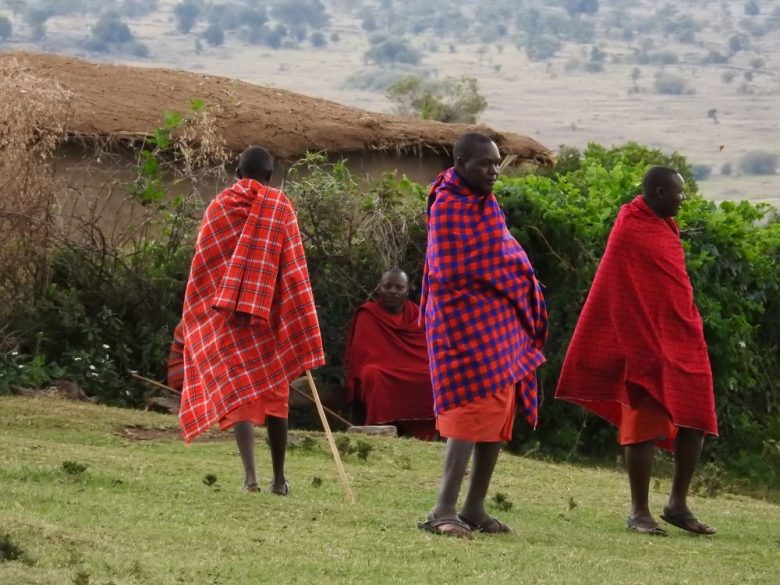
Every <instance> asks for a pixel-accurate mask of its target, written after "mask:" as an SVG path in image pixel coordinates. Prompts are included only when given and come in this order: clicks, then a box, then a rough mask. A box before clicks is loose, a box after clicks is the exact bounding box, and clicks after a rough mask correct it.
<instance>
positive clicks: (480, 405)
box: [436, 385, 517, 443]
mask: <svg viewBox="0 0 780 585" xmlns="http://www.w3.org/2000/svg"><path fill="white" fill-rule="evenodd" d="M516 404H517V392H516V390H515V387H514V385H512V386H508V387H507V388H504V390H502V391H499V392H495V393H494V394H490V395H488V396H486V397H485V398H477V399H476V400H474V401H472V402H469V403H467V404H464V405H463V406H457V407H455V408H451V409H449V410H446V411H444V412H443V413H441V414H440V415H439V416H438V417H436V430H437V431H439V434H440V435H441V436H442V437H446V438H448V439H462V440H464V441H471V442H474V443H498V442H502V441H509V440H511V439H512V428H513V426H514V424H515V407H516Z"/></svg>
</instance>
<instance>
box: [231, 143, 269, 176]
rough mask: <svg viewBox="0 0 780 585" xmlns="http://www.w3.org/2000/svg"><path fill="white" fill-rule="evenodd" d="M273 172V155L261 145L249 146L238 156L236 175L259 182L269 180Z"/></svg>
mask: <svg viewBox="0 0 780 585" xmlns="http://www.w3.org/2000/svg"><path fill="white" fill-rule="evenodd" d="M273 172H274V157H273V156H271V153H270V152H268V151H267V150H266V149H265V148H263V147H262V146H250V147H249V148H247V149H246V150H244V152H242V153H241V156H239V157H238V177H239V178H240V179H254V180H255V181H260V182H261V183H267V182H268V181H270V180H271V174H272V173H273Z"/></svg>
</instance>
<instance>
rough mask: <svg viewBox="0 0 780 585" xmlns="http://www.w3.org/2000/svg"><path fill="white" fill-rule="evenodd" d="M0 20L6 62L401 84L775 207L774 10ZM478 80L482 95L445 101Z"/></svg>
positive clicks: (335, 7) (388, 8) (454, 0)
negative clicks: (688, 170)
mask: <svg viewBox="0 0 780 585" xmlns="http://www.w3.org/2000/svg"><path fill="white" fill-rule="evenodd" d="M3 14H4V18H5V20H3V17H0V46H2V47H4V48H7V49H11V50H14V49H23V50H31V49H37V50H47V51H55V52H62V53H71V54H77V55H80V56H86V57H88V58H91V59H103V60H110V61H118V62H132V63H140V64H145V65H149V66H154V65H164V66H167V67H174V68H184V69H189V70H193V71H202V72H213V73H219V74H222V75H227V76H230V77H237V78H240V79H243V80H247V81H251V82H255V83H260V84H264V85H275V86H278V87H284V88H288V89H293V90H296V91H300V92H302V93H306V94H310V95H313V96H319V97H327V98H331V99H334V100H336V101H339V102H342V103H345V104H348V105H357V106H361V107H365V108H367V109H372V110H381V111H392V110H395V109H397V103H395V102H391V101H389V99H388V90H390V89H391V88H392V87H393V85H394V84H396V83H398V82H399V81H406V82H407V86H406V87H407V88H408V87H409V83H408V82H409V79H410V76H411V78H412V79H417V80H420V81H417V82H415V83H412V86H414V87H418V86H419V84H420V83H423V84H427V85H426V87H427V88H428V90H429V91H430V92H432V93H433V94H434V95H438V96H439V97H441V96H442V95H444V97H443V98H442V99H443V101H444V102H445V104H444V107H443V106H442V105H441V104H433V107H432V106H431V103H430V102H427V101H425V100H420V99H418V100H417V103H418V104H421V106H420V108H418V110H419V109H422V111H423V113H427V114H428V115H451V109H449V108H448V107H446V106H450V105H452V102H456V103H459V104H460V106H461V107H462V106H463V105H464V104H465V107H467V108H468V107H472V108H475V109H474V110H473V111H475V112H476V113H477V115H478V116H479V119H480V120H481V121H484V122H485V123H487V124H489V125H491V126H493V127H496V128H499V129H504V130H513V131H517V132H520V133H526V134H530V135H532V136H534V137H536V138H538V139H539V140H540V141H541V142H542V143H544V144H548V145H550V146H557V145H559V144H567V145H573V146H580V147H582V146H584V145H585V144H586V143H588V142H596V143H600V144H622V143H625V142H628V141H637V142H640V143H643V144H649V145H651V146H656V147H660V148H662V149H664V150H666V151H672V150H678V151H680V152H681V153H683V154H684V155H686V156H687V157H688V158H689V160H691V162H692V163H693V164H694V168H695V170H696V173H697V177H698V178H699V179H700V180H701V181H702V188H703V191H704V192H705V194H706V195H708V196H709V197H711V198H714V199H742V198H750V199H754V200H768V201H776V198H777V183H776V170H777V166H778V155H780V152H778V147H777V140H776V139H775V137H776V135H777V131H778V120H780V100H777V99H776V98H777V95H776V94H777V91H778V87H779V85H778V72H779V69H778V67H780V52H778V41H777V39H778V38H780V2H778V1H777V0H765V1H755V0H691V1H689V2H684V3H674V2H651V1H650V0H639V1H629V0H486V1H481V2H477V1H476V0H433V1H432V2H427V3H425V4H424V5H418V3H417V2H414V1H412V0H359V1H355V2H347V1H343V0H265V1H263V2H256V1H252V2H249V1H246V0H218V1H217V0H111V1H108V2H96V1H94V0H77V1H71V2H64V1H61V2H49V1H47V2H43V1H41V0H0V15H3ZM472 79H473V80H475V82H476V84H477V88H478V95H476V96H473V95H466V96H465V97H464V96H460V98H461V99H460V102H458V98H457V96H456V97H452V96H449V97H448V95H447V92H448V91H452V88H456V87H457V86H458V84H460V85H461V86H462V87H468V84H469V83H470V80H472ZM448 80H449V81H448ZM442 86H444V87H443V88H442ZM437 92H439V93H437ZM441 92H444V93H443V94H442V93H441ZM480 96H481V97H484V99H485V100H486V103H487V107H486V108H485V109H480V108H479V106H480V102H479V97H480ZM391 97H392V92H391ZM404 98H409V95H408V94H407V95H406V96H404ZM450 98H451V99H450ZM448 100H449V101H448ZM409 101H411V100H410V99H406V101H405V102H402V105H403V104H406V103H408V102H409Z"/></svg>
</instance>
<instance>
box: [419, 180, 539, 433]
mask: <svg viewBox="0 0 780 585" xmlns="http://www.w3.org/2000/svg"><path fill="white" fill-rule="evenodd" d="M427 222H428V247H427V250H426V255H425V268H424V272H423V290H422V299H421V303H420V308H421V310H420V318H421V320H422V321H423V322H424V324H425V332H426V337H427V340H428V354H429V356H430V362H431V379H432V381H433V393H434V398H435V401H434V407H435V411H436V413H437V414H438V413H441V412H444V411H446V410H448V409H451V408H455V407H457V406H460V405H462V404H466V403H469V402H471V401H473V400H475V399H476V398H477V397H485V396H487V395H488V394H491V393H495V392H497V391H500V390H503V389H504V388H506V387H507V386H510V385H513V384H517V385H518V388H519V390H520V405H521V407H522V408H523V411H524V414H525V417H526V420H528V422H529V423H530V424H531V425H533V426H536V423H537V419H538V406H537V392H536V376H535V372H536V369H537V368H538V367H539V366H540V365H541V364H543V363H544V361H545V360H544V355H543V354H542V349H543V347H544V342H545V340H546V338H547V311H546V308H545V304H544V298H543V296H542V291H541V287H540V286H539V282H538V281H537V280H536V277H535V275H534V271H533V268H532V267H531V263H530V261H529V260H528V256H527V255H526V253H525V251H524V250H523V248H522V247H521V246H520V244H518V243H517V241H516V240H515V239H514V238H513V237H512V235H511V234H510V233H509V230H508V229H507V227H506V219H505V217H504V214H503V212H502V211H501V209H500V208H499V206H498V201H496V198H495V196H494V195H493V194H492V193H491V194H490V195H487V196H482V195H478V194H476V193H474V192H473V191H471V190H470V189H469V188H468V187H467V186H466V185H465V184H464V183H463V181H462V180H461V179H460V178H459V177H458V175H457V173H456V172H455V169H452V168H451V169H448V170H447V171H444V172H443V173H441V174H440V175H439V176H438V178H437V179H436V181H435V182H434V183H433V185H432V186H431V191H430V194H429V197H428V218H427Z"/></svg>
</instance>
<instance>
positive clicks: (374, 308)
mask: <svg viewBox="0 0 780 585" xmlns="http://www.w3.org/2000/svg"><path fill="white" fill-rule="evenodd" d="M418 318H419V308H418V307H417V305H416V304H415V303H413V302H411V301H406V303H405V304H404V307H403V313H402V314H400V315H397V316H396V315H392V314H390V313H388V312H387V311H385V310H384V309H383V308H382V307H381V305H380V304H379V303H378V302H376V301H371V302H368V303H365V304H363V305H361V306H360V307H359V308H358V310H357V312H356V313H355V316H354V318H353V319H352V324H351V326H350V330H349V336H348V338H347V355H346V362H347V363H346V370H347V379H346V399H347V402H352V401H353V400H360V401H362V402H363V404H364V405H365V407H366V424H369V425H373V424H382V423H388V422H397V421H404V420H433V390H432V388H431V375H430V369H429V366H428V351H427V348H426V345H425V332H424V331H423V330H422V329H421V328H420V326H419V325H418Z"/></svg>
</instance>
